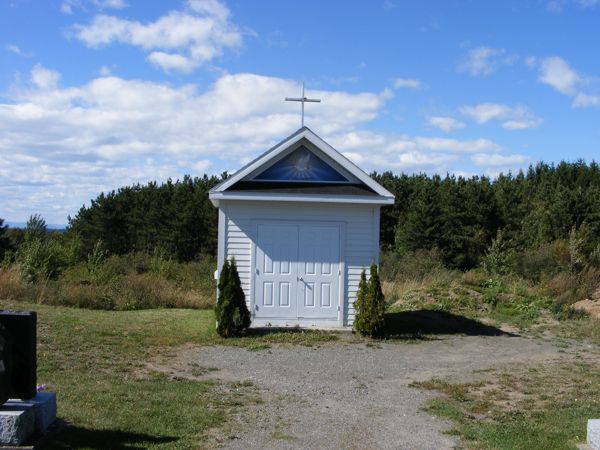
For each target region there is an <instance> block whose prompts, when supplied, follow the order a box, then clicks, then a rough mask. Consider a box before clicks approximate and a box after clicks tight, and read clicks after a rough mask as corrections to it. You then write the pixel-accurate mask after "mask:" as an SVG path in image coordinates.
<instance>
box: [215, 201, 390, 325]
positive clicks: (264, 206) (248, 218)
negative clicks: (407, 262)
mask: <svg viewBox="0 0 600 450" xmlns="http://www.w3.org/2000/svg"><path fill="white" fill-rule="evenodd" d="M221 208H222V209H223V211H224V213H225V224H224V227H225V230H224V240H225V244H224V250H225V256H226V257H227V258H229V259H231V258H235V260H236V262H237V266H238V270H239V274H240V280H241V282H242V288H243V289H244V293H245V294H246V299H247V301H248V306H250V296H251V295H252V274H251V273H250V272H251V264H252V262H251V258H252V239H254V238H255V237H254V233H255V230H256V222H258V221H263V220H286V221H287V220H289V221H294V222H301V221H319V222H326V221H335V222H342V223H344V224H345V239H344V240H343V241H342V247H343V249H342V255H344V264H345V273H344V274H343V275H344V276H343V280H345V286H346V287H345V298H344V312H345V314H344V315H345V317H344V318H343V321H344V325H352V323H353V321H354V300H355V299H356V292H357V290H358V283H359V281H360V274H361V272H362V270H363V269H365V268H366V269H367V273H368V267H369V265H370V264H371V261H372V260H375V261H376V262H377V260H378V247H379V206H373V205H357V204H332V203H295V202H294V203H292V202H289V203H288V202H273V203H272V202H259V201H243V202H242V201H227V202H222V204H221Z"/></svg>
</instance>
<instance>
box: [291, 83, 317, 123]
mask: <svg viewBox="0 0 600 450" xmlns="http://www.w3.org/2000/svg"><path fill="white" fill-rule="evenodd" d="M285 101H286V102H300V103H302V122H301V123H302V127H304V103H305V102H314V103H319V102H321V99H320V98H306V96H305V95H304V82H303V83H302V97H300V98H295V97H286V98H285Z"/></svg>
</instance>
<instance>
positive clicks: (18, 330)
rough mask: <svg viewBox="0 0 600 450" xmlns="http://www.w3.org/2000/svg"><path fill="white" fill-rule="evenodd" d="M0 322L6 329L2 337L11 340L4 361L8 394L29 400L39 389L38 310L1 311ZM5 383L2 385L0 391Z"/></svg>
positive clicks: (0, 398) (11, 396)
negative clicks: (36, 311) (37, 351)
mask: <svg viewBox="0 0 600 450" xmlns="http://www.w3.org/2000/svg"><path fill="white" fill-rule="evenodd" d="M0 325H1V326H2V327H4V329H5V333H3V334H2V337H3V338H5V342H6V341H8V347H7V349H8V350H9V351H8V355H9V356H8V357H7V358H6V359H5V360H4V365H5V369H7V370H8V372H7V373H8V385H9V392H8V394H9V397H10V398H18V399H23V400H29V399H31V398H33V397H35V394H36V393H37V385H36V383H37V354H36V342H37V335H36V325H37V315H36V313H35V311H0ZM4 353H5V354H6V353H7V352H4ZM5 386H6V384H3V385H2V386H1V387H0V393H1V392H2V390H3V387H5ZM2 399H3V397H0V400H2ZM4 401H6V399H4ZM2 403H4V402H2Z"/></svg>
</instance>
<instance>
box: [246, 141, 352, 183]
mask: <svg viewBox="0 0 600 450" xmlns="http://www.w3.org/2000/svg"><path fill="white" fill-rule="evenodd" d="M254 179H255V180H260V181H315V182H319V181H326V182H336V181H337V182H342V183H343V182H348V179H347V178H346V177H344V176H343V175H341V174H340V173H339V172H338V171H337V170H335V169H334V168H332V167H331V166H330V165H328V164H327V163H325V162H324V161H323V160H322V159H321V158H319V157H318V156H317V155H315V154H314V153H313V152H311V151H310V150H309V149H307V148H306V147H304V146H302V147H299V148H297V149H296V150H294V151H293V152H292V153H290V154H289V155H287V156H286V157H284V158H283V159H281V160H279V161H277V162H276V163H275V164H273V165H272V166H271V167H269V168H268V169H266V170H265V171H263V172H261V173H259V174H258V175H257V176H255V177H254Z"/></svg>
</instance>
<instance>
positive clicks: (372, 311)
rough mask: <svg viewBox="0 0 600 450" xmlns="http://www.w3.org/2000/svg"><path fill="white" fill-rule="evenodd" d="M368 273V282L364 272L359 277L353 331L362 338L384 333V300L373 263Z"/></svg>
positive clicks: (375, 266)
mask: <svg viewBox="0 0 600 450" xmlns="http://www.w3.org/2000/svg"><path fill="white" fill-rule="evenodd" d="M369 271H370V277H369V281H367V280H366V274H365V271H364V270H363V271H362V273H361V275H360V283H359V286H358V293H357V299H356V303H355V308H356V316H355V318H354V329H355V330H356V331H357V332H359V333H360V334H362V335H363V336H370V337H379V336H382V335H383V333H384V332H385V306H386V305H385V298H384V296H383V291H382V290H381V280H380V279H379V273H378V271H377V265H376V264H375V263H374V262H373V263H371V267H370V269H369Z"/></svg>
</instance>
